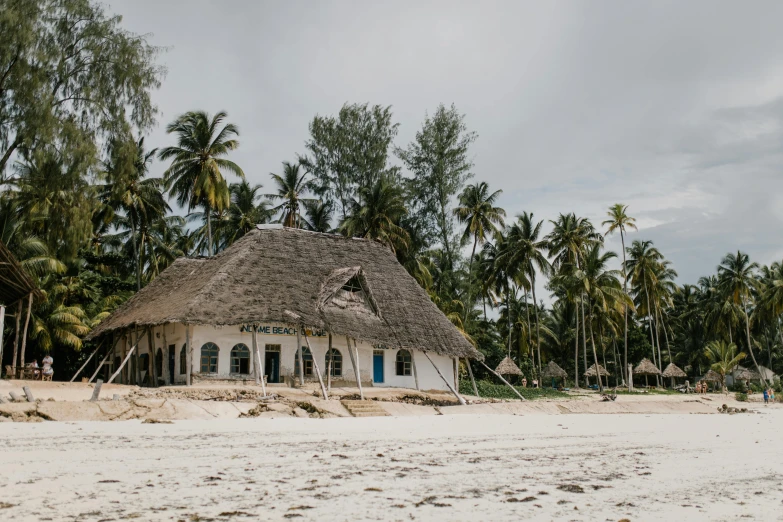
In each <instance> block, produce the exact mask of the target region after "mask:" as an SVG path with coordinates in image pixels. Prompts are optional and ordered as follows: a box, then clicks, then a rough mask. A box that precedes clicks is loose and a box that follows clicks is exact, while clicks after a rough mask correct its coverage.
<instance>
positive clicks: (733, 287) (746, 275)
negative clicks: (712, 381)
mask: <svg viewBox="0 0 783 522" xmlns="http://www.w3.org/2000/svg"><path fill="white" fill-rule="evenodd" d="M758 267H759V265H758V263H751V262H750V258H749V257H748V255H747V254H745V253H743V252H740V251H737V253H736V254H731V253H730V254H726V256H725V257H724V258H723V260H722V261H721V264H720V266H718V284H719V287H720V288H721V290H723V292H724V295H725V296H726V300H727V301H729V302H731V303H734V304H735V305H738V306H741V307H742V314H743V315H744V316H745V334H746V337H747V339H746V340H747V343H748V353H750V358H751V359H752V360H753V364H754V366H756V371H757V372H759V375H760V376H761V379H762V380H763V381H764V384H765V385H767V379H766V378H765V377H764V373H762V371H761V368H760V367H759V364H758V362H756V356H755V354H754V353H753V341H751V338H750V317H749V316H750V313H749V312H748V308H750V305H751V299H752V297H753V293H754V292H755V291H756V289H757V288H758V279H756V270H757V269H758Z"/></svg>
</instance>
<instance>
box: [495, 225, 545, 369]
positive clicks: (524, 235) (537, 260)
mask: <svg viewBox="0 0 783 522" xmlns="http://www.w3.org/2000/svg"><path fill="white" fill-rule="evenodd" d="M543 223H544V222H543V221H539V222H538V223H536V222H534V220H533V214H532V213H527V212H523V213H522V214H520V215H518V216H517V220H516V222H514V223H513V224H512V225H511V227H510V228H509V230H508V240H507V241H506V249H505V251H504V252H503V253H502V254H501V256H502V257H503V258H504V260H505V262H506V263H508V265H509V267H512V268H511V270H512V271H522V272H523V273H525V274H526V279H527V281H528V282H529V285H530V289H531V291H532V293H533V307H534V311H535V320H536V356H537V358H538V372H539V374H540V373H541V367H542V365H541V329H540V327H539V317H538V304H537V299H536V272H537V271H538V272H541V274H542V275H544V276H546V275H549V273H550V270H551V266H550V264H549V261H548V260H547V258H546V254H545V253H544V250H545V249H546V248H547V242H546V241H545V240H544V239H542V238H541V227H542V225H543ZM526 308H527V307H526ZM528 330H531V329H530V325H528Z"/></svg>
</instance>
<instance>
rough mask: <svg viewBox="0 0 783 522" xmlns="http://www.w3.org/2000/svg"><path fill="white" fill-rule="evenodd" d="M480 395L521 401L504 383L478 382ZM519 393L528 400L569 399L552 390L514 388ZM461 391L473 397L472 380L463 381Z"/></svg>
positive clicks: (565, 394)
mask: <svg viewBox="0 0 783 522" xmlns="http://www.w3.org/2000/svg"><path fill="white" fill-rule="evenodd" d="M476 387H477V388H478V392H479V395H481V396H482V397H487V398H493V399H519V397H517V395H516V394H515V393H514V392H513V391H511V389H510V388H509V387H508V386H506V385H505V384H503V383H498V384H495V383H493V382H489V381H476ZM514 388H515V389H516V390H518V391H519V393H520V394H521V395H522V397H524V398H525V399H528V400H535V399H567V398H568V394H567V393H564V392H560V391H557V390H553V389H552V388H523V387H521V386H514ZM459 391H460V393H463V394H465V395H473V385H472V384H471V383H470V379H462V380H460V383H459Z"/></svg>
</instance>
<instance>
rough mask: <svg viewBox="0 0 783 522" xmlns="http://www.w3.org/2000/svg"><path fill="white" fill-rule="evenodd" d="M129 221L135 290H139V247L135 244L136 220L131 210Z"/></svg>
mask: <svg viewBox="0 0 783 522" xmlns="http://www.w3.org/2000/svg"><path fill="white" fill-rule="evenodd" d="M128 214H129V215H128V217H129V218H130V222H131V246H132V247H133V259H134V260H135V261H136V291H137V292H138V291H139V290H141V269H140V268H139V249H138V245H137V244H136V220H134V219H133V212H129V213H128Z"/></svg>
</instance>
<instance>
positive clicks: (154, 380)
mask: <svg viewBox="0 0 783 522" xmlns="http://www.w3.org/2000/svg"><path fill="white" fill-rule="evenodd" d="M152 330H153V328H152V327H151V326H150V327H149V328H147V353H149V354H150V363H149V368H148V370H149V373H150V376H151V378H150V386H152V387H153V388H157V387H158V362H157V361H156V360H155V359H157V358H158V357H157V355H158V349H157V347H156V346H155V336H154V335H152ZM161 359H162V357H161ZM161 364H162V361H161Z"/></svg>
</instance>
